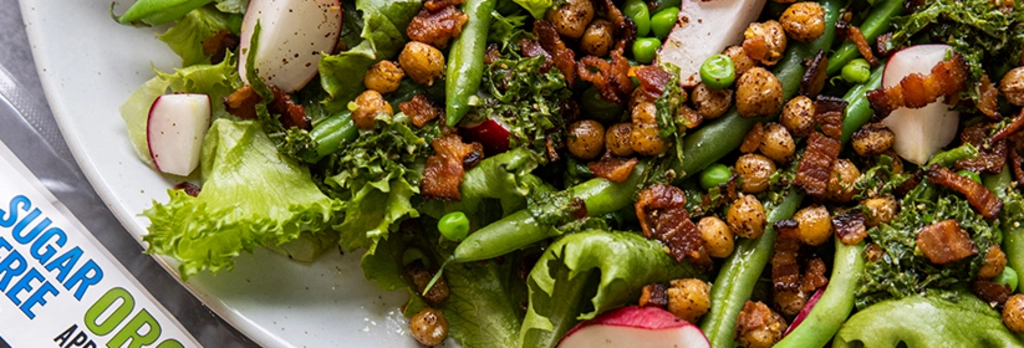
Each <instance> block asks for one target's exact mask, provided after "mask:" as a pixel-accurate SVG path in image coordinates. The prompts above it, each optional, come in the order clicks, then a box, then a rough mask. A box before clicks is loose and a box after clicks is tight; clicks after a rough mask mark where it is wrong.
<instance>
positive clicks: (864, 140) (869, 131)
mask: <svg viewBox="0 0 1024 348" xmlns="http://www.w3.org/2000/svg"><path fill="white" fill-rule="evenodd" d="M895 141H896V133H893V132H892V130H889V127H886V126H885V125H884V124H882V123H881V122H878V123H869V124H866V125H864V126H863V127H861V128H860V129H858V130H857V131H856V132H854V133H853V140H852V142H853V151H855V152H857V154H858V155H860V156H862V157H871V156H875V155H879V154H882V153H884V152H886V151H888V150H889V148H891V147H892V144H893V143H894V142H895Z"/></svg>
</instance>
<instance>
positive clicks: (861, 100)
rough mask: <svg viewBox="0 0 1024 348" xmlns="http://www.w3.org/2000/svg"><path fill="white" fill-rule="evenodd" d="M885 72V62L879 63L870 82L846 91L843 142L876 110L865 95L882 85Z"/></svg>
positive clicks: (869, 118)
mask: <svg viewBox="0 0 1024 348" xmlns="http://www.w3.org/2000/svg"><path fill="white" fill-rule="evenodd" d="M883 72H885V64H884V63H883V64H879V65H878V66H877V67H875V70H874V71H872V72H871V77H869V78H868V82H866V83H863V84H860V85H857V86H855V87H853V88H851V89H850V90H849V91H847V92H846V95H844V96H843V100H844V101H846V117H844V118H843V136H842V137H841V138H840V139H841V140H842V142H843V144H845V143H847V142H849V141H850V137H852V136H853V132H856V131H857V130H858V129H860V126H863V125H864V124H865V123H868V121H869V120H871V115H872V114H874V113H875V110H874V109H872V108H871V102H869V101H868V98H867V97H865V96H864V94H865V93H867V92H868V91H870V90H873V89H877V88H878V87H881V86H882V73H883Z"/></svg>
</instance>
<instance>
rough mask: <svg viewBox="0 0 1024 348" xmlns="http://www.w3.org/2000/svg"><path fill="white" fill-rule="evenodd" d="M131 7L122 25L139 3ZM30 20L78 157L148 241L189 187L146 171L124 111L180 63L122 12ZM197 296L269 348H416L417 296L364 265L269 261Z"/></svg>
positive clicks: (255, 258)
mask: <svg viewBox="0 0 1024 348" xmlns="http://www.w3.org/2000/svg"><path fill="white" fill-rule="evenodd" d="M121 2H122V3H119V4H117V6H116V8H117V10H118V11H119V13H120V12H123V11H124V9H125V8H127V6H128V5H130V4H131V3H132V2H133V1H131V0H122V1H121ZM21 10H22V16H23V17H24V20H25V24H26V26H27V30H28V36H29V41H30V42H31V44H32V50H33V52H34V54H35V60H36V65H37V67H38V69H39V76H40V79H41V80H42V83H43V88H44V89H45V91H46V97H47V99H48V100H49V102H50V107H51V108H52V109H53V113H54V116H55V117H56V119H57V122H58V123H59V124H60V127H61V130H62V131H63V133H64V138H65V139H67V142H68V146H69V147H70V148H71V150H72V152H73V153H74V155H75V158H76V159H77V161H78V164H79V165H80V166H81V167H82V170H83V171H84V172H85V174H86V176H87V177H88V178H89V181H90V182H91V183H92V185H93V187H95V189H96V191H97V192H98V193H99V195H100V197H102V198H103V200H104V201H105V202H106V203H107V205H108V206H109V207H110V209H111V210H112V211H113V212H114V214H115V215H117V217H118V219H120V220H121V223H122V224H124V225H125V226H126V227H127V229H128V230H129V231H130V232H131V233H132V234H133V235H135V236H136V237H138V236H140V235H142V234H143V233H145V231H146V226H148V225H149V221H148V220H146V219H145V218H142V217H140V216H138V214H139V213H140V212H142V211H143V209H145V208H147V207H149V206H151V205H152V203H151V202H152V200H154V199H157V200H161V201H166V199H167V194H166V190H167V189H168V188H169V187H171V186H173V185H174V184H176V183H177V182H178V180H175V179H174V178H170V177H164V176H161V175H160V174H159V173H157V172H155V171H153V170H151V169H150V168H149V167H147V166H146V165H145V164H143V163H142V162H141V161H140V160H139V159H138V157H137V156H136V155H135V153H134V152H133V150H132V147H131V145H130V144H129V141H128V138H127V136H126V134H125V126H124V124H123V122H122V120H121V116H120V115H119V114H118V111H117V108H118V106H120V105H121V103H122V102H124V100H125V99H126V98H128V95H129V94H131V92H132V91H133V90H135V88H137V87H138V86H139V85H141V84H142V83H143V82H145V81H146V80H148V79H150V78H151V77H152V76H153V72H152V70H151V66H153V67H156V68H158V69H161V70H164V71H169V70H170V69H171V68H173V67H176V66H178V65H180V60H179V58H178V57H177V56H176V55H175V54H174V53H173V52H171V51H170V49H168V48H167V46H166V45H164V43H163V42H160V41H159V40H157V39H156V37H155V34H156V33H157V32H159V31H162V30H160V29H152V28H131V27H126V26H121V25H118V24H117V23H115V22H114V21H113V20H112V19H111V18H110V15H109V11H110V0H107V1H101V0H61V1H53V0H21ZM164 261H166V260H164ZM164 265H165V268H167V269H168V270H169V271H171V272H174V270H173V268H171V267H167V263H166V262H164ZM186 286H187V287H188V288H189V289H190V290H191V291H192V292H193V293H194V294H195V295H196V296H198V297H199V298H200V299H201V300H203V302H205V303H206V304H207V305H208V306H210V307H211V308H212V309H213V310H214V311H216V312H217V313H218V314H220V315H221V316H223V317H224V318H225V319H227V320H228V321H229V322H231V323H232V324H233V325H234V326H235V327H237V328H238V329H239V330H240V331H242V332H243V333H244V334H246V335H247V336H249V337H251V338H252V339H253V340H255V341H256V342H257V343H260V344H261V345H263V346H272V347H280V346H298V347H302V346H310V347H321V346H372V347H382V346H387V347H394V346H415V342H414V341H413V340H412V339H411V338H410V336H409V335H408V333H407V330H406V328H407V324H406V322H405V320H404V319H403V318H402V316H401V315H400V314H399V313H398V312H399V310H398V308H399V306H401V304H402V303H403V301H404V300H405V298H406V297H407V296H406V295H404V294H402V293H387V292H383V291H382V290H380V288H379V287H377V286H376V284H373V283H370V282H368V281H366V280H365V278H364V277H363V273H362V270H361V269H360V267H359V255H352V254H347V255H339V253H336V252H335V253H330V254H329V255H326V256H324V257H323V258H321V260H319V261H317V262H316V263H313V264H300V263H297V262H292V261H289V260H287V259H286V258H284V257H281V256H279V255H277V254H274V253H272V252H268V251H263V250H261V251H257V252H256V253H255V255H245V256H242V257H240V258H239V259H238V265H237V266H236V267H235V270H234V271H233V272H231V273H222V274H218V275H216V276H211V275H209V274H203V275H200V276H197V277H194V278H192V279H190V280H189V281H188V283H187V284H186Z"/></svg>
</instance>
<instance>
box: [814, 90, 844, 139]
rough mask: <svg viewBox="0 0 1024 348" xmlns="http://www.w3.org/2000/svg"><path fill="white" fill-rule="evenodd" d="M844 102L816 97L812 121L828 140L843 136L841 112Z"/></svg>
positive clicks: (832, 98) (825, 97) (827, 97)
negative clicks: (818, 126)
mask: <svg viewBox="0 0 1024 348" xmlns="http://www.w3.org/2000/svg"><path fill="white" fill-rule="evenodd" d="M844 110H846V101H844V100H842V99H839V98H835V97H829V96H818V98H817V99H816V100H815V101H814V121H815V122H817V123H818V125H820V126H821V132H822V133H825V135H827V136H828V137H829V138H833V139H839V138H840V137H842V136H843V111H844Z"/></svg>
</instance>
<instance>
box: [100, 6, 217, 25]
mask: <svg viewBox="0 0 1024 348" xmlns="http://www.w3.org/2000/svg"><path fill="white" fill-rule="evenodd" d="M211 2H213V0H139V1H138V2H136V3H135V4H133V5H132V7H129V8H128V10H127V11H125V12H124V14H122V15H120V16H116V15H114V12H113V10H114V8H113V5H111V8H110V10H111V12H110V15H111V17H114V20H116V21H117V22H118V23H121V24H131V25H140V24H145V25H151V26H156V25H162V24H167V23H170V22H173V21H176V20H179V19H181V18H182V17H185V15H186V14H188V13H189V12H191V11H192V10H195V9H197V8H200V7H203V6H205V5H206V4H209V3H211Z"/></svg>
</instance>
